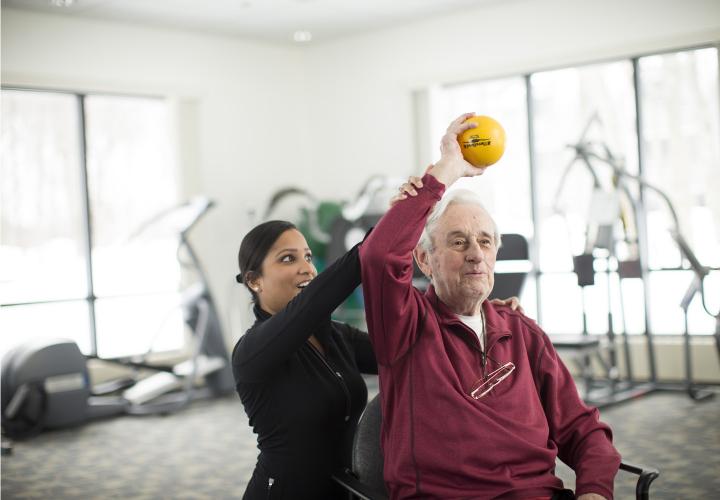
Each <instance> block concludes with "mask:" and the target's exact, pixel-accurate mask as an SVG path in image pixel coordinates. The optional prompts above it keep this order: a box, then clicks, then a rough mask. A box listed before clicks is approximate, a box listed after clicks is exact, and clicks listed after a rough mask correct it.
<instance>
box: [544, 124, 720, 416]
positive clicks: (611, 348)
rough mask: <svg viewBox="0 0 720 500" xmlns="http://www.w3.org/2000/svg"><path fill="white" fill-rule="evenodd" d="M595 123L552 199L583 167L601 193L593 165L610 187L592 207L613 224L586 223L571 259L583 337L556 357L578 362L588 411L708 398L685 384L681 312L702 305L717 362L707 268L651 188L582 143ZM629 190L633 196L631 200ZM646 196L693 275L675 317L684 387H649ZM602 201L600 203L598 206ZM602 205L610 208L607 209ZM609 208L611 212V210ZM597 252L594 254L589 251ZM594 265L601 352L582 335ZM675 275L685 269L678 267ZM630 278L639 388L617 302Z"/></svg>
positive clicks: (688, 373) (652, 380)
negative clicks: (641, 342)
mask: <svg viewBox="0 0 720 500" xmlns="http://www.w3.org/2000/svg"><path fill="white" fill-rule="evenodd" d="M595 121H599V120H598V117H597V115H594V116H593V117H591V119H590V120H589V122H588V124H587V125H586V127H585V129H584V130H583V132H582V134H581V136H580V140H579V141H578V143H577V144H574V145H571V146H570V147H571V148H572V149H573V150H574V152H575V156H574V157H573V159H572V160H571V161H570V163H569V164H568V165H567V167H566V168H565V171H564V173H563V175H562V177H561V182H560V184H559V186H558V189H557V191H556V193H555V198H554V199H555V200H556V207H555V208H556V211H557V200H558V199H559V198H560V195H561V193H562V190H563V187H564V182H565V180H566V178H567V176H568V174H569V172H570V170H571V169H572V168H573V167H574V166H575V165H577V164H579V165H582V166H583V167H585V169H586V170H587V172H588V173H589V174H590V176H591V178H592V181H593V189H594V191H595V194H596V195H597V193H599V192H602V190H603V185H602V182H601V176H600V175H599V172H598V170H597V168H596V165H595V163H600V164H602V165H605V166H606V167H609V168H610V174H611V175H610V186H606V187H605V189H606V191H605V193H606V194H607V195H609V196H608V197H606V198H605V201H600V202H599V204H600V205H603V208H605V213H606V215H607V212H610V214H611V217H610V218H611V219H612V218H613V216H614V220H608V219H605V220H600V221H593V220H590V221H589V222H588V224H587V230H586V244H585V249H584V252H583V253H582V254H581V255H577V256H574V257H573V268H574V271H575V273H576V275H577V278H578V285H579V286H580V287H581V288H582V299H583V332H582V333H583V335H582V338H581V339H580V340H573V341H562V340H559V341H557V342H556V341H554V343H555V345H556V347H557V348H558V350H560V351H563V350H566V351H574V352H575V354H576V355H577V358H576V359H577V360H579V361H580V362H579V365H580V372H581V375H582V378H583V380H584V382H585V392H586V400H587V401H588V402H589V403H591V404H594V405H596V406H607V405H610V404H614V403H618V402H621V401H625V400H627V399H630V398H634V397H638V396H641V395H644V394H647V393H650V392H652V391H655V390H676V391H684V392H686V393H687V394H688V395H689V396H690V397H691V398H692V399H693V400H696V401H699V400H704V399H707V398H709V397H711V396H713V394H714V392H712V391H710V390H708V388H706V387H702V386H701V385H700V384H697V383H696V382H695V381H694V380H693V374H692V352H691V344H690V337H691V335H690V331H689V327H688V309H689V306H690V304H691V303H692V301H693V300H694V299H695V297H696V296H697V295H698V294H699V295H700V299H701V301H702V306H703V309H704V310H705V311H706V312H707V314H709V315H710V316H712V317H713V318H714V319H715V332H714V338H715V344H716V348H717V351H718V356H719V357H720V310H719V311H718V312H711V310H710V307H709V306H708V304H707V299H706V293H705V279H706V277H707V276H708V274H709V268H707V267H705V266H703V265H702V264H701V263H700V262H699V260H698V258H697V257H696V255H695V253H694V252H693V251H692V249H691V247H690V245H689V244H688V242H687V240H686V239H685V237H684V236H683V234H682V232H681V229H680V221H679V218H678V216H677V212H676V211H675V207H674V206H673V204H672V202H671V200H670V198H669V196H668V195H667V194H666V193H665V192H664V191H662V190H661V189H660V188H658V187H657V186H654V185H653V184H651V183H648V182H647V181H646V180H645V179H643V178H642V177H641V176H639V175H634V174H631V173H629V172H628V171H627V170H626V169H625V168H624V165H623V162H622V161H620V160H619V159H618V158H616V157H615V156H614V155H613V153H612V151H611V150H610V148H609V147H608V146H607V144H605V143H594V142H592V141H588V140H586V139H585V136H586V135H587V132H588V130H589V128H590V126H591V125H592V124H593V123H594V122H595ZM633 188H635V189H636V193H637V194H635V193H634V192H633ZM646 192H652V193H655V194H656V195H658V196H659V197H660V199H661V200H662V201H663V203H664V205H665V206H666V209H667V211H668V213H669V215H670V219H671V227H670V228H669V232H670V235H671V237H672V239H673V241H674V242H675V243H676V244H677V247H678V249H679V251H680V253H681V256H682V257H683V258H684V260H686V261H687V263H688V265H689V270H691V271H693V273H694V276H693V280H692V282H691V283H690V285H689V287H688V289H687V291H686V292H685V294H684V296H683V299H682V301H681V303H680V304H679V306H680V307H681V308H682V310H683V316H684V331H683V354H684V356H683V358H684V363H685V380H684V383H682V384H680V385H678V384H671V383H661V382H659V381H658V380H657V366H656V355H655V345H654V338H653V336H654V334H653V333H652V329H651V325H650V318H649V315H648V310H649V294H650V290H649V285H648V275H649V266H648V258H647V255H648V242H647V237H646V231H645V227H644V201H643V194H644V193H646ZM599 199H601V200H602V196H600V198H599ZM608 200H610V201H608ZM613 200H614V201H615V207H614V209H613V207H612V205H613ZM618 220H619V221H620V222H621V223H622V227H623V233H624V234H623V238H622V239H621V240H618V239H617V238H616V236H615V234H616V229H617V227H616V226H617V222H618ZM619 242H622V243H624V244H625V245H626V246H627V248H629V249H630V251H629V252H628V253H629V254H630V258H627V259H624V260H621V259H620V258H619V256H618V254H617V252H616V244H617V243H619ZM597 250H600V251H597ZM599 258H602V259H604V261H605V266H604V268H605V270H604V272H605V275H606V280H607V293H608V319H607V324H608V329H607V333H606V336H607V342H606V343H605V345H602V343H601V342H600V340H599V339H597V338H593V336H590V335H589V334H588V329H587V315H586V304H585V287H587V286H590V285H593V284H594V283H595V269H594V263H595V262H596V260H598V259H599ZM613 264H615V266H614V267H615V269H614V270H615V271H616V272H617V274H618V277H619V280H620V283H619V286H618V291H619V294H620V297H619V303H620V308H621V309H620V311H621V319H622V325H623V333H622V348H623V351H624V368H625V372H626V376H625V378H624V379H622V378H621V376H620V371H619V367H618V362H617V352H616V349H617V345H616V342H617V337H618V334H617V333H616V332H615V328H614V321H613V313H612V304H611V289H612V284H611V277H612V273H613ZM681 269H687V268H685V267H681ZM630 278H639V279H641V280H642V286H643V300H644V312H645V317H644V320H645V332H644V337H645V341H646V344H647V356H648V366H649V372H650V373H649V380H648V381H647V382H644V381H643V382H641V381H638V380H636V379H635V377H634V374H633V366H632V355H631V348H630V342H629V337H628V333H627V329H626V325H625V310H624V297H623V291H622V280H624V279H630ZM603 350H604V351H606V352H607V358H603V356H602V351H603ZM591 358H592V359H596V360H597V361H598V362H599V363H600V365H601V366H602V368H603V370H604V371H605V373H606V378H605V379H604V380H602V381H601V383H598V380H597V378H596V377H595V376H594V375H593V373H592V366H591Z"/></svg>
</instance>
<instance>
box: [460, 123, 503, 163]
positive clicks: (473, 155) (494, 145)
mask: <svg viewBox="0 0 720 500" xmlns="http://www.w3.org/2000/svg"><path fill="white" fill-rule="evenodd" d="M466 122H474V123H477V126H476V127H475V128H471V129H470V130H466V131H465V132H463V133H462V134H460V135H459V136H458V142H459V143H460V149H461V150H462V154H463V157H464V158H465V159H466V160H467V161H468V163H470V164H472V165H473V166H475V167H487V166H490V165H492V164H493V163H495V162H497V161H498V160H499V159H500V158H501V157H502V155H503V153H504V152H505V130H504V129H503V128H502V125H500V124H499V123H498V122H497V121H495V120H493V119H492V118H490V117H489V116H471V117H470V118H468V119H467V120H466Z"/></svg>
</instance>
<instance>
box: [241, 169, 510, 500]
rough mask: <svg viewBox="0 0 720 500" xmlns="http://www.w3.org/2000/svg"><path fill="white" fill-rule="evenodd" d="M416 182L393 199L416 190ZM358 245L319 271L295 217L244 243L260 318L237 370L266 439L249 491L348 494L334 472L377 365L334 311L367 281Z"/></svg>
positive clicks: (268, 225)
mask: <svg viewBox="0 0 720 500" xmlns="http://www.w3.org/2000/svg"><path fill="white" fill-rule="evenodd" d="M413 185H414V186H416V187H421V185H422V184H421V182H420V179H419V178H417V177H411V179H410V181H409V183H406V184H404V185H403V187H402V188H401V192H400V194H399V195H397V196H396V197H395V198H393V200H392V203H396V202H398V201H400V200H402V199H404V198H406V197H407V195H408V194H409V195H411V196H415V195H416V194H417V193H416V192H415V190H414V188H413ZM358 246H359V245H356V246H355V247H353V248H352V249H351V250H350V251H348V252H347V253H346V254H345V255H343V256H342V257H340V258H339V259H338V260H337V261H335V262H334V263H333V264H332V265H331V266H329V267H328V268H327V269H326V270H325V271H323V272H322V273H320V274H319V275H318V274H317V271H316V269H315V266H314V265H313V263H312V253H311V252H310V249H309V247H308V244H307V242H306V241H305V238H304V236H303V235H302V233H300V231H298V229H297V228H296V227H295V226H294V225H293V224H292V223H290V222H284V221H270V222H265V223H263V224H260V225H258V226H257V227H255V228H254V229H252V230H251V231H250V232H249V233H248V234H247V235H246V236H245V238H244V239H243V241H242V244H241V245H240V252H239V255H238V261H239V265H240V274H238V276H237V279H238V281H239V282H242V283H244V284H245V286H247V287H248V290H250V293H251V294H252V298H253V302H254V303H255V308H254V310H255V316H256V318H257V321H256V322H255V324H254V325H253V326H252V328H250V329H249V330H248V331H247V333H245V335H244V336H243V337H241V338H240V340H239V341H238V343H237V344H236V345H235V348H234V349H233V355H232V362H233V373H234V375H235V381H236V383H237V385H236V388H237V391H238V394H239V395H240V398H241V400H242V403H243V406H244V407H245V411H246V413H247V415H248V417H249V419H250V425H251V426H252V427H253V430H254V432H255V433H256V434H257V435H258V448H259V449H260V454H259V456H258V460H257V464H256V466H255V470H254V472H253V475H252V478H251V479H250V482H249V484H248V486H247V490H246V491H245V495H244V497H243V498H245V499H251V500H253V499H267V498H273V499H275V498H292V499H305V498H307V499H328V498H346V494H343V493H342V491H341V490H340V488H339V486H337V485H335V484H334V483H333V481H332V479H331V475H332V473H333V471H334V470H339V469H342V468H343V467H348V466H349V465H350V458H349V457H350V443H351V442H352V437H353V432H354V429H355V425H356V423H357V420H358V418H359V416H360V413H361V412H362V410H363V408H364V407H365V404H366V403H367V388H366V386H365V382H364V381H363V379H362V377H361V375H360V374H361V373H377V364H376V361H375V357H374V355H373V352H372V349H371V346H370V342H369V339H368V335H367V334H366V333H365V332H361V331H360V330H358V329H356V328H353V327H352V326H349V325H346V324H343V323H339V322H336V321H331V319H330V315H331V313H332V312H333V311H334V310H335V308H337V307H338V306H339V305H340V304H341V303H342V302H343V301H344V300H345V299H346V298H347V297H348V296H349V295H350V294H351V293H352V292H353V290H355V288H356V287H357V286H358V285H359V284H360V261H359V258H358ZM301 292H302V293H301ZM510 303H511V305H512V307H513V308H515V307H517V302H516V299H514V298H513V299H511V300H510Z"/></svg>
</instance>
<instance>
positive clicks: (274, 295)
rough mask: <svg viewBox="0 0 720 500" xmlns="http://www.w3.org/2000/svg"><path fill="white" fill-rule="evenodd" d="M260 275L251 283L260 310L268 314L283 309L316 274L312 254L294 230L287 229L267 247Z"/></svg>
mask: <svg viewBox="0 0 720 500" xmlns="http://www.w3.org/2000/svg"><path fill="white" fill-rule="evenodd" d="M260 273H261V274H260V276H259V277H258V278H256V279H254V280H252V281H251V282H250V283H249V284H250V288H252V289H253V290H255V292H256V293H257V296H258V301H259V304H260V307H262V308H263V310H265V311H267V312H269V313H270V314H276V313H278V312H279V311H280V310H282V309H283V308H284V307H285V306H286V305H287V303H288V302H290V300H291V299H292V298H293V297H295V296H296V295H297V294H298V293H300V291H301V290H302V289H303V288H305V287H306V286H307V285H308V283H310V281H311V280H312V279H313V278H314V277H315V276H316V275H317V270H316V269H315V266H314V265H313V263H312V252H311V251H310V248H309V247H308V244H307V241H305V237H304V236H303V235H302V233H301V232H300V231H298V230H297V229H288V230H287V231H285V232H284V233H282V234H281V235H280V237H279V238H278V239H277V241H275V244H273V246H272V247H271V248H270V250H269V251H268V253H267V255H266V256H265V259H264V260H263V263H262V267H261V268H260Z"/></svg>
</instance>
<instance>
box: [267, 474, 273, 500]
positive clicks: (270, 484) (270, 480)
mask: <svg viewBox="0 0 720 500" xmlns="http://www.w3.org/2000/svg"><path fill="white" fill-rule="evenodd" d="M273 484H275V478H274V477H270V478H268V484H267V498H268V500H270V492H271V491H270V490H272V487H273Z"/></svg>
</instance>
